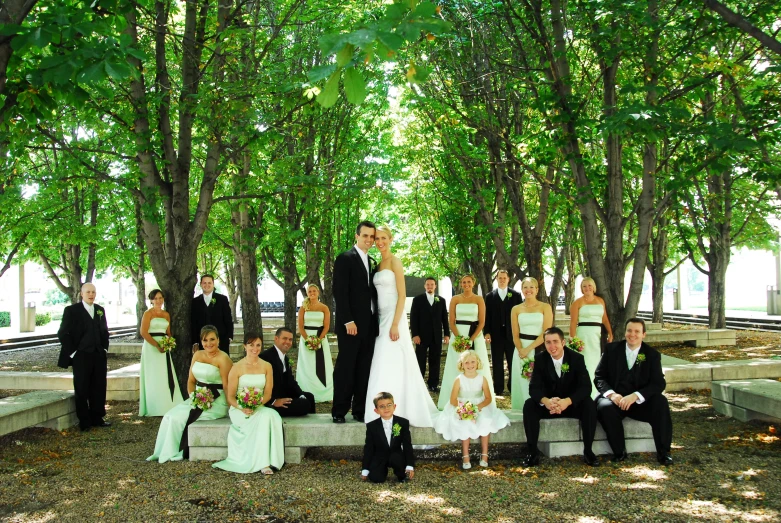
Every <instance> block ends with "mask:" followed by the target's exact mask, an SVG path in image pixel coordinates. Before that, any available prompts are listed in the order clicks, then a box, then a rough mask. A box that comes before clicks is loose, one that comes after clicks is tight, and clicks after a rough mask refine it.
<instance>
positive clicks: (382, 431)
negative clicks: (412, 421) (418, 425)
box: [361, 392, 415, 483]
mask: <svg viewBox="0 0 781 523" xmlns="http://www.w3.org/2000/svg"><path fill="white" fill-rule="evenodd" d="M372 401H373V402H374V412H376V413H377V414H379V415H380V417H379V418H377V419H376V420H374V421H371V422H369V423H367V424H366V444H365V445H364V446H363V466H362V468H363V470H362V471H361V480H363V481H366V480H367V479H368V480H369V481H371V482H373V483H384V482H385V479H386V478H387V477H388V468H389V467H390V468H392V469H393V473H394V474H395V475H396V478H397V479H398V480H399V482H402V483H403V482H406V481H409V480H410V479H412V478H413V477H414V476H415V456H414V455H413V453H412V436H411V435H410V432H409V421H407V420H406V419H405V418H402V417H401V416H394V415H393V412H394V411H395V410H396V404H395V403H394V401H393V395H392V394H391V393H390V392H380V393H379V394H377V395H376V396H374V398H373V400H372Z"/></svg>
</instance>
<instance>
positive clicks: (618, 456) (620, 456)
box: [610, 451, 629, 463]
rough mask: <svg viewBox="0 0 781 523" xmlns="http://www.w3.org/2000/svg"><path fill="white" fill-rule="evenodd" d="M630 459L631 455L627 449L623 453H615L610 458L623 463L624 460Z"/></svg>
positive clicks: (614, 461)
mask: <svg viewBox="0 0 781 523" xmlns="http://www.w3.org/2000/svg"><path fill="white" fill-rule="evenodd" d="M627 459H629V455H628V454H627V453H626V451H624V452H622V453H621V454H614V455H613V458H612V459H611V460H610V461H612V462H613V463H621V462H622V461H626V460H627Z"/></svg>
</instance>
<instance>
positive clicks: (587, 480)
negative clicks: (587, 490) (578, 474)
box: [569, 474, 599, 485]
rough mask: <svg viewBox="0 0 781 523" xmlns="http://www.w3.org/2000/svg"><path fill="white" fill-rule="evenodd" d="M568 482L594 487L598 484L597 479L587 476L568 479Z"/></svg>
mask: <svg viewBox="0 0 781 523" xmlns="http://www.w3.org/2000/svg"><path fill="white" fill-rule="evenodd" d="M569 480H570V481H577V482H578V483H583V484H584V485H596V484H597V483H599V478H595V477H594V476H589V475H588V474H586V475H585V476H583V477H582V478H569Z"/></svg>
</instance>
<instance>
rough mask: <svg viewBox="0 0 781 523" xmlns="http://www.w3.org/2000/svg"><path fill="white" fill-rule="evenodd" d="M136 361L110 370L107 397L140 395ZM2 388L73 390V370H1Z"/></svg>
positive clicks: (122, 398)
mask: <svg viewBox="0 0 781 523" xmlns="http://www.w3.org/2000/svg"><path fill="white" fill-rule="evenodd" d="M140 369H141V364H140V363H136V364H133V365H128V366H127V367H122V368H121V369H116V370H112V371H109V373H108V375H107V381H106V399H107V400H109V401H133V400H137V399H138V397H139V372H140ZM0 389H7V390H73V374H72V373H71V372H35V371H30V372H22V371H3V372H0Z"/></svg>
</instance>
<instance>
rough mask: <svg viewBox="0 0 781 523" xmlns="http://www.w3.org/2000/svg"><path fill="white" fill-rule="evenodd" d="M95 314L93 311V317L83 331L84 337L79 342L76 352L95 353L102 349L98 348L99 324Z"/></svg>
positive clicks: (96, 312)
mask: <svg viewBox="0 0 781 523" xmlns="http://www.w3.org/2000/svg"><path fill="white" fill-rule="evenodd" d="M87 314H89V313H87ZM97 314H98V311H97V309H95V317H94V318H92V319H91V320H90V321H89V323H88V324H87V328H86V329H84V336H82V337H81V339H80V340H79V346H78V347H76V349H77V350H83V351H84V352H95V351H96V350H99V349H101V348H102V347H101V346H100V323H99V317H98V315H97Z"/></svg>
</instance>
